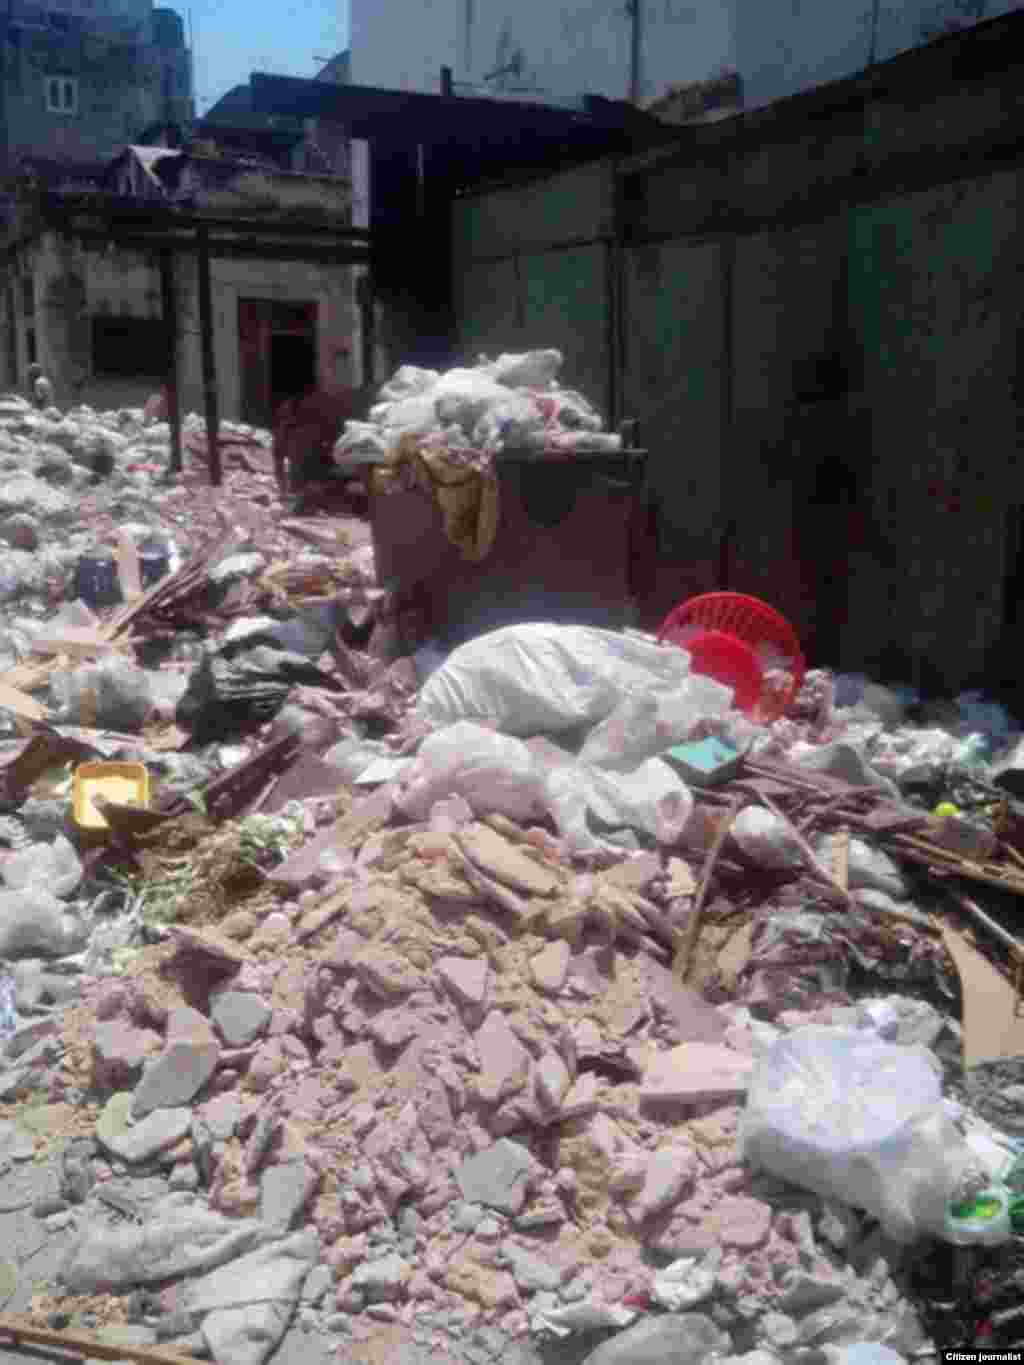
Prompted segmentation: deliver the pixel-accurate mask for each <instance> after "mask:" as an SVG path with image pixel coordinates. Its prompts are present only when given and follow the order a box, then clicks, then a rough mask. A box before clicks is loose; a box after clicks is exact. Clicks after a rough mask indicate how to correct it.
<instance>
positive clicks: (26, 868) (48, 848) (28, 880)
mask: <svg viewBox="0 0 1024 1365" xmlns="http://www.w3.org/2000/svg"><path fill="white" fill-rule="evenodd" d="M3 879H4V882H5V883H6V884H7V886H9V887H10V888H11V890H12V891H21V890H23V889H25V888H27V887H41V888H42V889H43V890H45V891H48V892H49V893H50V894H51V895H53V896H70V895H71V893H72V892H73V891H77V889H78V886H79V883H80V882H81V880H82V864H81V862H80V861H79V858H78V854H77V853H76V852H75V850H74V848H73V847H72V845H71V844H70V842H69V841H68V840H67V839H66V838H65V837H64V835H63V834H58V835H57V837H56V839H54V841H53V843H52V844H29V846H28V847H27V848H23V849H20V850H19V851H18V852H17V853H12V854H11V855H10V856H9V857H8V858H7V859H6V861H5V862H4V864H3Z"/></svg>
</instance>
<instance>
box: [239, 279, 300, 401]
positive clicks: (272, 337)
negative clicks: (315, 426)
mask: <svg viewBox="0 0 1024 1365" xmlns="http://www.w3.org/2000/svg"><path fill="white" fill-rule="evenodd" d="M238 350H239V371H240V374H239V377H240V381H241V415H242V421H243V422H247V423H249V424H250V425H251V426H260V427H269V426H271V425H272V423H273V418H274V413H275V411H276V410H277V408H278V406H279V405H280V404H281V403H282V402H283V401H284V399H286V398H291V397H293V396H294V395H295V394H297V393H301V392H302V391H303V390H304V389H309V388H313V387H315V386H316V383H317V380H318V377H319V372H318V366H317V305H316V304H315V303H283V302H279V301H277V300H275V299H239V300H238Z"/></svg>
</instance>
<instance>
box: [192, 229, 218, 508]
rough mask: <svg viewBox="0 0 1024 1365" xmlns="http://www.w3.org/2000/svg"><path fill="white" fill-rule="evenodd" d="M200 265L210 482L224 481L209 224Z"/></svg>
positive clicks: (200, 244) (199, 233) (200, 233)
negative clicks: (221, 456)
mask: <svg viewBox="0 0 1024 1365" xmlns="http://www.w3.org/2000/svg"><path fill="white" fill-rule="evenodd" d="M196 266H197V268H198V272H199V342H200V346H201V348H202V360H203V399H204V406H205V410H206V443H207V447H208V449H209V453H210V482H211V483H212V484H213V486H214V488H219V487H220V485H221V483H222V482H223V473H222V471H221V467H220V445H219V443H218V428H219V426H220V419H219V417H218V414H217V364H216V360H215V358H214V350H213V290H212V288H211V285H210V237H209V231H208V229H207V228H205V227H202V226H201V227H199V228H197V229H196Z"/></svg>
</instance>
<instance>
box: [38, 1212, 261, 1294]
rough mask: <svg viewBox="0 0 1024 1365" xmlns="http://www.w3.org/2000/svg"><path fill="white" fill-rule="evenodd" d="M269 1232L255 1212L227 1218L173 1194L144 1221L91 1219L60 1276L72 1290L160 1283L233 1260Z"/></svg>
mask: <svg viewBox="0 0 1024 1365" xmlns="http://www.w3.org/2000/svg"><path fill="white" fill-rule="evenodd" d="M263 1232H264V1229H263V1225H262V1223H260V1222H258V1221H257V1220H256V1219H254V1218H247V1219H242V1220H239V1219H237V1218H226V1217H224V1215H223V1214H220V1213H213V1212H211V1211H210V1210H209V1209H208V1208H207V1207H206V1205H205V1204H204V1203H202V1202H201V1201H199V1200H197V1199H196V1198H195V1197H194V1196H193V1195H191V1194H187V1193H180V1194H169V1195H167V1196H166V1198H164V1199H161V1200H158V1201H157V1202H156V1203H155V1204H154V1205H153V1206H152V1207H151V1209H150V1210H149V1213H148V1217H147V1219H146V1222H145V1223H144V1224H142V1225H137V1224H134V1223H120V1224H118V1225H117V1226H116V1227H106V1226H104V1225H102V1224H97V1223H88V1224H86V1225H85V1226H84V1228H83V1230H82V1232H81V1235H80V1236H79V1237H78V1238H77V1240H76V1241H75V1242H74V1244H73V1245H72V1246H71V1247H70V1248H69V1250H68V1252H67V1254H66V1256H65V1258H64V1261H63V1263H62V1264H61V1267H60V1270H59V1272H58V1278H59V1279H60V1281H61V1283H62V1284H64V1285H65V1286H66V1287H67V1289H68V1291H69V1293H72V1294H91V1293H96V1292H98V1291H103V1290H108V1289H118V1288H120V1287H122V1286H124V1285H133V1284H154V1283H156V1282H157V1281H159V1280H169V1279H175V1278H176V1277H177V1276H179V1275H187V1274H194V1273H196V1272H200V1271H204V1270H210V1269H211V1268H212V1267H214V1266H219V1265H222V1264H223V1263H224V1262H226V1261H231V1260H233V1259H234V1258H235V1257H236V1256H240V1255H242V1253H243V1252H247V1251H248V1250H249V1249H250V1248H251V1247H252V1246H253V1245H255V1243H256V1241H257V1240H258V1239H259V1237H260V1236H261V1235H262V1234H263Z"/></svg>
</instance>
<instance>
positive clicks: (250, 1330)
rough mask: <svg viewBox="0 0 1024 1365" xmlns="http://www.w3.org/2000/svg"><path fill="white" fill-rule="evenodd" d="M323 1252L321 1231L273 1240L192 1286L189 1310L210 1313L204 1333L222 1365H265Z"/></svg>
mask: <svg viewBox="0 0 1024 1365" xmlns="http://www.w3.org/2000/svg"><path fill="white" fill-rule="evenodd" d="M319 1255H320V1242H319V1238H318V1236H317V1234H316V1233H315V1232H314V1231H312V1230H311V1229H310V1230H307V1231H305V1232H297V1233H295V1234H293V1235H292V1236H291V1237H287V1238H285V1239H284V1240H283V1241H280V1242H271V1243H270V1245H269V1246H264V1247H260V1248H259V1249H258V1250H256V1251H252V1252H250V1253H249V1254H248V1255H245V1256H242V1257H241V1258H240V1259H238V1260H236V1261H234V1262H233V1264H231V1265H229V1266H222V1267H220V1268H219V1269H216V1270H213V1271H211V1273H210V1274H208V1275H206V1276H204V1277H203V1278H202V1279H200V1280H198V1281H197V1282H196V1283H195V1284H194V1285H192V1286H191V1287H190V1288H189V1291H188V1294H187V1296H186V1304H187V1309H188V1311H189V1312H190V1313H192V1314H199V1313H202V1314H205V1316H204V1317H203V1320H202V1329H201V1330H202V1333H203V1337H204V1339H205V1341H206V1344H207V1347H208V1348H209V1350H210V1352H211V1354H212V1355H213V1357H214V1359H215V1360H216V1361H218V1362H220V1363H221V1365H263V1361H265V1360H266V1359H267V1357H268V1356H269V1355H270V1354H271V1352H272V1351H273V1350H274V1348H275V1347H276V1346H277V1343H278V1342H279V1341H280V1340H281V1338H282V1336H284V1333H285V1329H286V1328H287V1326H288V1322H289V1320H290V1319H291V1316H292V1313H293V1312H294V1311H295V1305H296V1304H297V1303H298V1300H299V1294H300V1293H301V1290H302V1286H303V1284H304V1282H305V1280H306V1276H307V1275H308V1274H309V1272H310V1270H312V1268H313V1266H314V1265H315V1264H316V1262H317V1259H318V1257H319Z"/></svg>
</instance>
